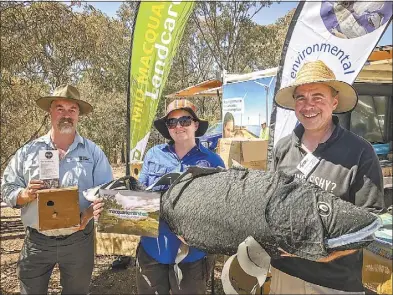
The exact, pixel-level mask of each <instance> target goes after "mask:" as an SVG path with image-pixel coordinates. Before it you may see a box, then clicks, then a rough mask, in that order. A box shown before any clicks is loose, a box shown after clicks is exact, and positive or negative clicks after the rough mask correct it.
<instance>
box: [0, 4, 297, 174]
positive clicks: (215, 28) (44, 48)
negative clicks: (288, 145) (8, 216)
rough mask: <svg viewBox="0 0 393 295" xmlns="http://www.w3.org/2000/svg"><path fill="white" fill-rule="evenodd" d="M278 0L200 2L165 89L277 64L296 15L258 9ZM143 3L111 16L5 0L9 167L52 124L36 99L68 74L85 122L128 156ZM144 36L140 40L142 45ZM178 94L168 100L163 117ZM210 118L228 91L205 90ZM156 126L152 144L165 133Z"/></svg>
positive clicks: (84, 127)
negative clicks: (88, 109) (86, 111)
mask: <svg viewBox="0 0 393 295" xmlns="http://www.w3.org/2000/svg"><path fill="white" fill-rule="evenodd" d="M270 3H271V1H261V2H198V4H197V5H196V8H195V11H194V13H193V15H192V17H191V18H190V21H189V23H188V25H187V28H186V31H185V34H184V37H183V39H182V42H181V44H180V48H179V50H178V52H177V55H176V57H175V59H174V61H173V66H172V70H171V73H170V75H169V78H168V82H167V85H166V87H165V89H164V95H166V94H169V93H173V92H175V91H177V90H180V89H182V88H185V87H188V86H191V85H194V84H196V83H200V82H202V81H204V80H207V79H212V78H216V77H217V75H218V74H219V73H220V71H221V70H223V69H225V70H227V71H228V72H232V73H244V72H250V71H253V70H257V69H258V70H260V69H264V68H268V67H273V66H277V65H278V62H279V58H280V53H281V48H282V44H283V42H284V38H285V34H286V30H287V26H288V24H289V22H290V19H291V15H289V16H286V17H284V18H283V19H280V20H279V21H278V22H277V23H276V24H274V25H270V26H259V25H257V24H255V22H253V21H252V18H253V16H254V15H255V14H256V13H257V12H258V11H259V10H260V9H263V7H264V6H267V5H270ZM135 8H136V2H124V3H123V4H122V5H121V6H120V8H119V10H118V12H117V17H116V18H112V17H108V16H107V15H105V14H104V13H102V12H101V11H99V10H96V9H95V8H94V7H93V6H91V5H90V4H89V3H88V2H86V3H84V4H83V9H82V11H80V12H76V11H74V10H73V9H72V7H71V6H70V4H67V3H63V2H16V1H8V2H5V1H2V2H0V13H1V18H0V27H1V49H0V54H1V56H0V62H1V85H0V86H1V101H0V104H1V147H0V155H1V159H2V160H1V169H4V167H5V165H6V164H7V162H8V159H9V157H10V156H11V155H12V154H13V153H14V152H15V151H16V150H17V149H18V148H20V147H21V146H22V145H23V144H24V143H26V141H28V140H31V139H32V138H34V137H37V136H40V135H42V134H44V133H46V132H47V131H48V130H49V128H50V125H49V123H48V120H45V115H46V114H45V113H44V112H43V111H42V110H40V109H38V108H37V107H36V105H35V103H34V101H35V100H36V99H37V98H38V97H40V96H43V95H48V94H49V93H50V92H51V91H52V90H53V89H54V88H55V87H56V86H58V85H60V84H62V83H72V84H74V85H76V86H77V87H78V88H79V90H80V92H81V96H82V98H83V99H86V100H87V101H89V102H90V103H92V105H93V106H94V112H93V113H92V114H91V115H89V116H87V117H86V118H81V120H80V124H79V131H80V133H81V134H82V135H83V136H86V137H88V138H90V139H91V140H93V141H94V142H96V143H97V144H99V145H100V146H101V148H102V149H103V150H104V152H105V153H106V154H107V156H108V157H109V159H110V161H111V162H117V161H119V160H120V159H124V152H125V142H126V130H127V127H126V99H127V79H128V69H129V53H130V40H131V30H132V25H133V20H134V16H135ZM134 45H135V44H134ZM169 102H170V101H169V100H165V99H164V98H163V99H161V100H160V103H159V107H158V111H157V116H158V117H160V116H162V115H163V114H164V112H165V106H166V104H168V103H169ZM194 102H195V103H196V105H197V106H198V107H199V113H200V114H201V116H202V117H204V118H207V119H209V121H210V122H211V123H215V122H217V121H218V120H220V117H221V111H220V109H221V98H206V97H202V98H196V99H195V100H194ZM163 141H164V140H163V137H162V136H160V135H159V134H158V132H157V131H156V130H155V129H154V128H152V133H151V136H150V140H149V146H148V147H150V146H152V145H155V144H158V143H160V142H163Z"/></svg>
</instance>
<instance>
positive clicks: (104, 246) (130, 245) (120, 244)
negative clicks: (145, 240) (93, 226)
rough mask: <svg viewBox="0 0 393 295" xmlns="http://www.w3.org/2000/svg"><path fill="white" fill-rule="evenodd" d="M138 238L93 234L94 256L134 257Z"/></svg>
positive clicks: (111, 234)
mask: <svg viewBox="0 0 393 295" xmlns="http://www.w3.org/2000/svg"><path fill="white" fill-rule="evenodd" d="M139 238H140V237H139V236H132V235H122V234H113V233H110V234H108V233H100V232H98V231H97V230H96V232H95V243H94V246H95V247H94V248H95V253H96V255H124V256H135V254H136V253H135V252H136V248H137V247H138V244H139Z"/></svg>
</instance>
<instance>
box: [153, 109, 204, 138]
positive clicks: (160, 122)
mask: <svg viewBox="0 0 393 295" xmlns="http://www.w3.org/2000/svg"><path fill="white" fill-rule="evenodd" d="M179 110H185V111H187V112H189V113H190V114H191V115H192V117H193V118H194V119H195V120H197V121H198V122H199V126H198V129H197V131H195V137H200V136H202V135H204V134H205V133H206V131H207V129H208V128H209V122H208V121H206V120H201V119H199V118H198V117H197V115H196V114H195V112H194V111H193V110H192V109H191V108H179ZM173 111H175V110H172V112H173ZM170 113H171V112H169V113H168V114H166V115H165V116H164V117H162V118H159V119H157V120H155V121H154V127H156V129H157V130H158V132H160V134H161V135H162V136H164V137H165V138H166V139H169V140H172V137H171V136H170V134H169V130H168V127H167V126H166V124H165V120H166V119H167V117H168V115H169V114H170Z"/></svg>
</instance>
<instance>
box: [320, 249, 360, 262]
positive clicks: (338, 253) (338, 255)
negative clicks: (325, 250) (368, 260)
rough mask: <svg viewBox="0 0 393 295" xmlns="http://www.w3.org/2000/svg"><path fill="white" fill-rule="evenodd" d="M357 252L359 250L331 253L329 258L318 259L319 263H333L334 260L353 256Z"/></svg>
mask: <svg viewBox="0 0 393 295" xmlns="http://www.w3.org/2000/svg"><path fill="white" fill-rule="evenodd" d="M356 251H358V250H343V251H335V252H332V253H330V254H329V256H328V257H325V258H321V259H318V260H317V262H330V261H333V260H334V259H337V258H340V257H343V256H347V255H350V254H353V253H355V252H356Z"/></svg>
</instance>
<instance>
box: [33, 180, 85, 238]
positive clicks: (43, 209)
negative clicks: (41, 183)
mask: <svg viewBox="0 0 393 295" xmlns="http://www.w3.org/2000/svg"><path fill="white" fill-rule="evenodd" d="M37 203H38V228H39V231H45V230H51V229H63V228H70V227H78V226H79V225H80V215H79V194H78V188H77V187H74V186H73V187H65V188H58V189H44V190H39V191H37Z"/></svg>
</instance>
